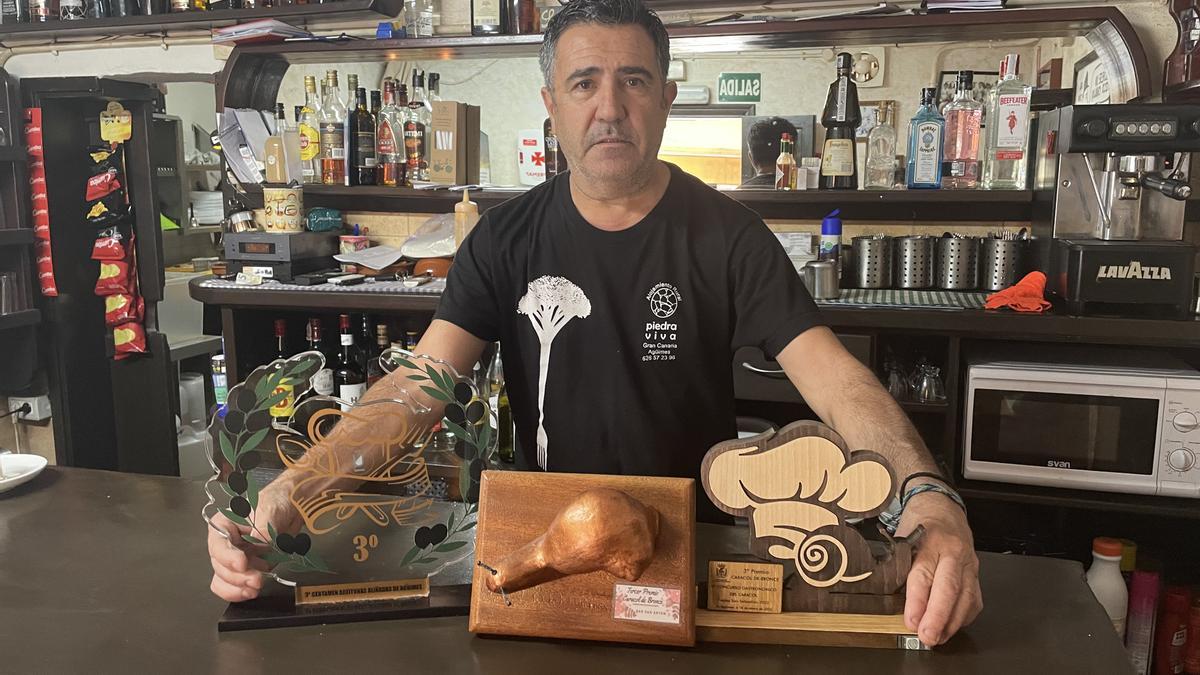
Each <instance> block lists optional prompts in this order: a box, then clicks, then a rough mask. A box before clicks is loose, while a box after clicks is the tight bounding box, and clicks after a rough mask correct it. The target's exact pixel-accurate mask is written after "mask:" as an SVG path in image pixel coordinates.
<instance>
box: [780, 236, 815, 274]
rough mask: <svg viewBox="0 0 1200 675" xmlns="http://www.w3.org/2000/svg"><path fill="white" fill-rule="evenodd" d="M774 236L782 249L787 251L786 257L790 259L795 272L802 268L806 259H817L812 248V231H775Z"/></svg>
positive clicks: (806, 261) (806, 262)
mask: <svg viewBox="0 0 1200 675" xmlns="http://www.w3.org/2000/svg"><path fill="white" fill-rule="evenodd" d="M775 238H776V239H778V240H779V243H780V244H781V245H782V246H783V250H784V251H787V256H788V259H789V260H791V261H792V266H793V267H795V268H796V271H797V272H799V271H800V270H801V269H803V268H804V266H805V265H807V264H808V261H810V260H816V259H817V252H816V251H814V250H813V239H814V236H813V233H812V232H776V233H775Z"/></svg>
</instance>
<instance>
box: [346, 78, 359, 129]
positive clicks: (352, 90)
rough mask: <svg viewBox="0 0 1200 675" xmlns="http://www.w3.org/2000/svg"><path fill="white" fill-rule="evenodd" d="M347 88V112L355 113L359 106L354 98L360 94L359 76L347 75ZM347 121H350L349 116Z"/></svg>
mask: <svg viewBox="0 0 1200 675" xmlns="http://www.w3.org/2000/svg"><path fill="white" fill-rule="evenodd" d="M346 86H347V87H349V92H348V94H349V95H348V96H346V111H347V113H353V112H354V107H355V106H356V105H357V104H358V102H357V99H355V98H354V96H355V94H356V93H357V92H358V75H356V74H355V73H350V74H349V75H346ZM347 119H349V115H347Z"/></svg>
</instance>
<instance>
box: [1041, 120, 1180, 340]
mask: <svg viewBox="0 0 1200 675" xmlns="http://www.w3.org/2000/svg"><path fill="white" fill-rule="evenodd" d="M1195 150H1200V106H1185V105H1162V104H1138V103H1133V104H1122V105H1072V106H1066V107H1063V108H1059V109H1057V110H1053V111H1050V112H1046V113H1043V114H1042V115H1041V117H1040V118H1039V119H1038V126H1037V152H1035V153H1034V157H1035V158H1036V160H1037V165H1036V166H1035V169H1034V171H1035V175H1034V187H1035V190H1036V192H1035V199H1034V217H1033V222H1032V223H1031V224H1032V229H1033V234H1034V237H1035V240H1036V241H1037V242H1038V246H1037V247H1036V250H1037V252H1038V258H1039V260H1038V262H1039V264H1040V266H1041V269H1043V270H1046V276H1047V288H1048V290H1049V291H1050V295H1051V299H1052V300H1054V301H1055V303H1056V304H1059V305H1062V306H1065V308H1066V310H1067V311H1068V312H1070V313H1071V314H1077V315H1085V314H1104V315H1116V316H1159V317H1174V318H1189V317H1190V316H1191V315H1192V308H1191V301H1192V292H1193V277H1194V269H1195V260H1196V247H1194V246H1192V245H1191V244H1188V243H1185V242H1184V241H1183V222H1184V210H1185V207H1186V200H1187V199H1188V197H1189V196H1190V195H1191V186H1190V185H1189V180H1190V175H1189V164H1190V163H1191V152H1192V151H1195Z"/></svg>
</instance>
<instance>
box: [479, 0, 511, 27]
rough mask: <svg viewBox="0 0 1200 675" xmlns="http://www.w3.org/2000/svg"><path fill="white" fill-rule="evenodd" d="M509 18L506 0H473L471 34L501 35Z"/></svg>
mask: <svg viewBox="0 0 1200 675" xmlns="http://www.w3.org/2000/svg"><path fill="white" fill-rule="evenodd" d="M507 19H508V3H507V1H506V0H471V35H500V34H502V33H503V32H504V24H505V23H506V22H507Z"/></svg>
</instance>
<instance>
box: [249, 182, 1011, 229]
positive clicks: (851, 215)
mask: <svg viewBox="0 0 1200 675" xmlns="http://www.w3.org/2000/svg"><path fill="white" fill-rule="evenodd" d="M245 187H246V195H247V198H248V201H249V202H250V203H249V204H248V206H250V207H251V208H262V187H261V186H259V185H248V186H245ZM520 194H523V193H521V192H513V191H508V190H505V191H500V190H479V191H472V192H471V199H472V200H473V201H475V202H476V203H478V204H479V210H480V211H481V212H482V211H484V210H486V209H488V208H489V207H492V206H495V205H497V204H500V203H502V202H504V201H507V200H509V199H512V198H513V197H515V196H517V195H520ZM723 194H726V195H728V196H729V197H731V198H732V199H736V200H737V201H739V202H741V203H742V204H745V205H746V207H748V208H750V209H753V210H754V211H755V212H757V213H758V214H759V215H760V216H762V217H763V218H794V219H820V218H823V217H825V215H826V214H828V213H829V212H830V211H832V210H833V209H841V211H842V218H844V219H847V220H922V221H962V220H976V219H978V218H979V217H980V214H981V212H984V213H986V214H987V218H988V219H989V220H994V221H1001V220H1010V221H1027V220H1029V219H1030V212H1031V210H1032V207H1033V193H1032V192H1030V191H1028V190H886V191H885V190H848V191H832V190H799V191H796V192H775V191H773V190H730V191H726V192H724V193H723ZM461 200H462V193H461V192H455V191H450V190H415V189H411V188H390V187H379V186H366V185H364V186H355V187H344V186H340V185H305V186H304V205H305V206H306V207H309V208H311V207H313V206H325V207H328V208H334V209H341V210H343V211H382V212H393V213H446V212H448V211H450V210H451V209H453V207H454V202H457V201H461Z"/></svg>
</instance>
